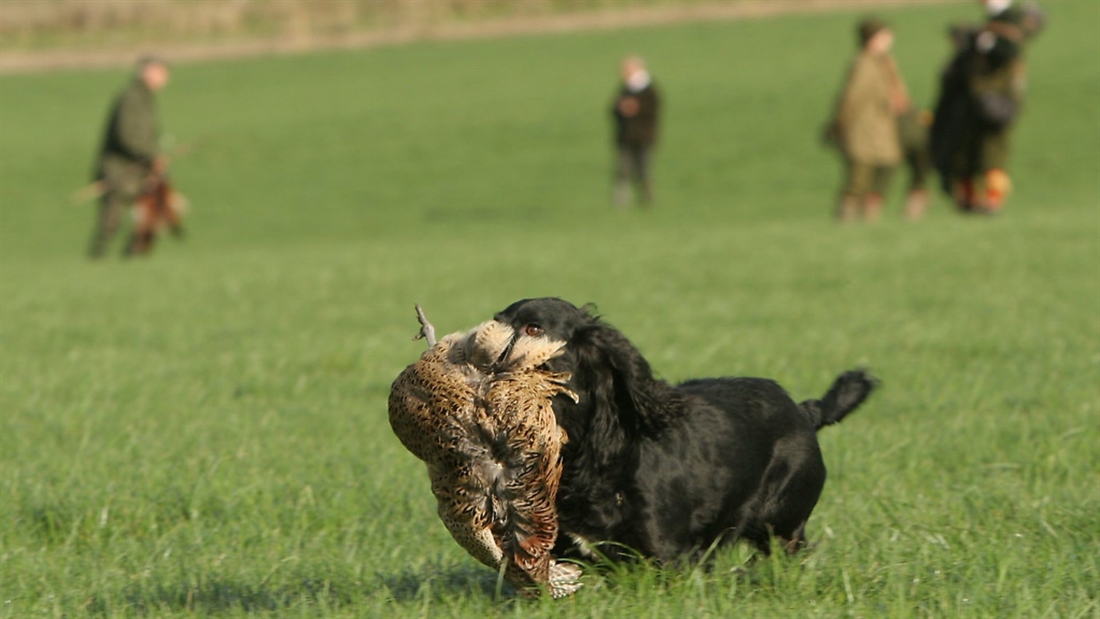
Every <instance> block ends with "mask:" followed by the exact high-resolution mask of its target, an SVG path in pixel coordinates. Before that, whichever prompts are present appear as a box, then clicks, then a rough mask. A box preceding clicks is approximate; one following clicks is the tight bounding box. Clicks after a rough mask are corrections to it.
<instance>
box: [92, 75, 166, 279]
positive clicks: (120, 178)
mask: <svg viewBox="0 0 1100 619" xmlns="http://www.w3.org/2000/svg"><path fill="white" fill-rule="evenodd" d="M169 77H170V72H169V69H168V65H167V64H165V62H164V61H163V60H160V59H158V58H143V59H142V60H140V61H139V62H138V64H137V70H136V71H135V74H134V80H133V81H132V82H131V83H130V84H129V85H128V86H127V87H126V88H125V89H124V90H123V91H122V93H120V94H119V95H118V98H117V99H115V102H114V104H113V105H112V107H111V112H110V114H109V115H108V118H107V129H106V132H105V134H104V136H103V143H102V146H101V147H100V151H99V157H98V159H97V160H96V165H95V171H94V180H95V181H96V182H97V183H99V184H100V186H102V188H103V195H102V198H101V200H100V205H99V214H98V217H97V219H96V222H95V228H94V229H93V231H92V240H91V244H90V246H89V248H88V255H89V257H91V258H93V259H96V258H101V257H102V256H103V255H104V253H106V251H107V246H108V245H109V244H110V242H111V239H112V238H113V237H114V236H115V234H116V233H117V232H118V228H119V224H120V222H121V219H122V217H123V215H124V214H125V213H126V211H127V209H128V208H130V207H131V206H132V205H133V204H134V202H135V200H137V198H138V196H140V195H141V193H142V191H143V190H144V188H145V185H146V183H147V182H148V181H149V179H150V178H151V177H152V176H153V175H155V174H159V173H160V172H162V171H163V170H164V167H165V163H166V160H165V157H164V156H163V155H162V154H161V152H160V145H159V138H158V126H157V124H158V123H157V110H156V101H155V94H156V93H157V91H159V90H161V89H162V88H164V87H165V86H166V85H167V84H168V79H169Z"/></svg>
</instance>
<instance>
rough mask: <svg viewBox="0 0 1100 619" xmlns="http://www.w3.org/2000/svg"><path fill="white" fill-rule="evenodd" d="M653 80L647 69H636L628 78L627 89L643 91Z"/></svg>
mask: <svg viewBox="0 0 1100 619" xmlns="http://www.w3.org/2000/svg"><path fill="white" fill-rule="evenodd" d="M651 81H652V80H650V78H649V72H648V71H646V70H645V69H640V70H638V71H635V72H634V73H632V74H631V75H630V77H628V78H626V89H627V90H629V91H630V92H641V91H643V90H645V89H646V87H647V86H649V83H650V82H651Z"/></svg>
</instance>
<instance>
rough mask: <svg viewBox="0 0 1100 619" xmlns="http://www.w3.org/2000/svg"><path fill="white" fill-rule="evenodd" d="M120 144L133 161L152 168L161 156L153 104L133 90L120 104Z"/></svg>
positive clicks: (126, 94) (125, 95) (127, 93)
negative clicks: (159, 155)
mask: <svg viewBox="0 0 1100 619" xmlns="http://www.w3.org/2000/svg"><path fill="white" fill-rule="evenodd" d="M119 106H120V107H119V111H118V114H119V115H118V143H119V145H120V146H121V147H122V148H123V149H124V150H125V152H126V154H127V155H128V156H130V157H131V158H132V159H134V160H137V161H140V162H142V163H144V164H147V165H150V166H152V165H153V164H154V162H155V161H156V159H157V156H158V154H159V145H158V144H157V123H156V118H155V111H154V110H153V107H152V102H151V101H149V100H148V99H146V98H144V97H142V96H141V94H140V93H139V92H137V91H136V90H133V89H131V90H130V91H128V92H126V93H125V94H124V95H123V97H122V100H121V102H120V103H119Z"/></svg>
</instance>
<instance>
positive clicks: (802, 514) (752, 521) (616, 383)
mask: <svg viewBox="0 0 1100 619" xmlns="http://www.w3.org/2000/svg"><path fill="white" fill-rule="evenodd" d="M496 319H497V320H499V321H501V322H505V323H508V324H510V325H512V326H513V327H514V328H516V329H517V330H519V329H523V328H524V327H526V326H528V325H537V326H539V327H541V328H542V329H543V332H544V333H545V335H546V336H547V337H552V338H555V339H559V340H564V341H566V342H567V345H566V347H565V349H564V353H563V354H562V355H561V356H559V357H557V358H555V359H553V360H551V361H550V362H549V363H548V365H549V366H550V369H551V370H553V371H556V372H569V373H571V374H572V379H571V381H570V384H569V388H570V389H571V390H573V391H574V392H575V393H576V394H578V395H579V396H580V398H579V401H578V402H575V403H574V402H573V401H572V400H570V399H568V398H564V397H560V398H558V399H557V400H555V405H554V411H555V413H556V414H557V417H558V422H559V423H560V424H561V426H562V428H564V429H565V431H566V433H567V434H568V436H569V442H568V443H566V444H565V446H564V447H563V449H562V458H563V462H564V471H563V473H562V480H561V487H560V489H559V492H558V500H557V507H558V517H559V524H560V528H561V535H560V536H559V540H558V547H557V548H556V549H555V552H556V554H557V556H559V557H561V556H576V555H577V554H578V553H579V552H580V551H581V550H582V546H581V545H580V544H575V543H574V542H577V541H579V540H584V541H586V542H590V543H605V542H612V544H610V545H605V546H604V547H601V548H600V551H601V552H602V553H603V554H604V555H605V556H607V557H609V558H611V559H622V558H628V557H631V556H633V553H632V552H631V551H630V550H628V549H632V550H633V551H636V552H637V553H640V554H641V555H642V556H648V557H653V558H656V559H658V560H659V561H675V560H679V559H684V558H687V559H691V558H699V557H701V556H702V555H703V554H704V553H705V552H706V551H707V550H708V549H709V548H711V547H712V546H714V545H715V544H716V543H726V542H731V541H734V540H737V539H741V538H744V539H748V540H749V541H750V542H752V543H753V544H754V545H755V546H756V547H757V548H759V549H760V550H761V551H763V552H765V553H766V552H768V551H769V549H770V538H771V537H772V536H775V537H777V538H778V539H779V540H780V541H781V543H782V544H784V545H785V547H786V548H788V549H789V550H792V551H793V550H797V549H798V548H799V547H800V546H801V545H803V543H804V526H805V523H806V520H807V519H808V518H809V517H810V513H811V512H812V511H813V508H814V506H815V505H816V503H817V499H818V497H819V495H820V494H821V489H822V487H823V486H824V483H825V465H824V462H823V461H822V459H821V452H820V450H819V448H818V443H817V436H816V431H817V430H818V429H819V428H821V427H822V426H825V425H829V424H832V423H836V422H838V421H840V420H841V419H842V418H843V417H844V416H845V415H847V414H848V413H850V412H851V411H852V410H854V409H855V408H856V407H857V406H859V405H860V404H861V403H862V402H863V401H864V400H865V399H866V397H867V396H868V395H869V394H870V392H871V390H872V389H873V388H874V386H875V381H874V379H873V378H872V377H870V376H869V375H868V374H867V373H865V372H864V371H862V370H854V371H850V372H846V373H844V374H842V375H841V376H840V377H839V378H837V380H836V382H835V383H834V385H833V386H832V388H831V389H830V390H829V392H828V393H826V394H825V396H823V397H822V398H821V399H820V400H806V401H805V402H802V403H801V404H796V403H795V402H794V401H793V400H791V398H790V396H788V395H787V393H786V392H785V391H784V390H783V389H782V388H781V387H780V386H779V385H777V384H776V383H775V382H773V381H770V380H766V379H760V378H710V379H702V380H691V381H687V382H685V383H682V384H679V385H676V386H673V385H670V384H668V383H667V382H665V381H663V380H659V379H657V378H654V376H653V372H652V370H651V369H650V367H649V363H647V362H646V360H645V358H644V357H642V355H641V353H640V352H639V351H638V350H637V349H636V348H635V347H634V346H633V345H632V344H631V343H630V341H629V340H627V339H626V337H625V336H623V334H622V333H620V332H619V331H618V330H616V329H615V328H613V327H611V326H610V325H608V324H607V323H605V322H603V321H601V320H600V319H599V318H598V317H596V316H594V315H592V314H590V313H588V312H586V311H584V310H581V309H578V308H577V307H575V306H574V305H572V304H571V303H568V302H566V301H563V300H561V299H555V298H542V299H525V300H522V301H518V302H516V303H514V304H512V305H511V306H509V307H508V308H506V309H505V310H503V311H502V312H500V313H499V314H497V316H496Z"/></svg>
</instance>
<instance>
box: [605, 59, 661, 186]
mask: <svg viewBox="0 0 1100 619" xmlns="http://www.w3.org/2000/svg"><path fill="white" fill-rule="evenodd" d="M621 75H622V80H623V82H622V86H621V87H620V89H619V92H618V93H617V94H616V96H615V100H614V104H613V105H612V108H611V114H612V118H613V120H614V128H615V148H616V155H617V156H616V160H615V189H614V195H613V199H614V202H615V205H616V206H618V207H625V206H626V205H627V204H628V203H629V201H630V194H631V185H633V186H634V187H635V189H636V190H637V195H636V199H637V200H639V201H640V202H641V204H642V205H643V206H649V205H650V204H652V202H653V188H652V185H651V183H650V173H649V166H650V161H651V159H652V152H653V146H654V144H656V142H657V119H658V113H659V111H660V98H659V96H658V94H657V87H656V86H655V85H654V84H653V79H652V78H651V77H650V75H649V72H648V71H646V68H645V63H644V62H643V61H642V59H641V58H639V57H637V56H631V57H629V58H626V59H625V60H623V63H622V67H621Z"/></svg>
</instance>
